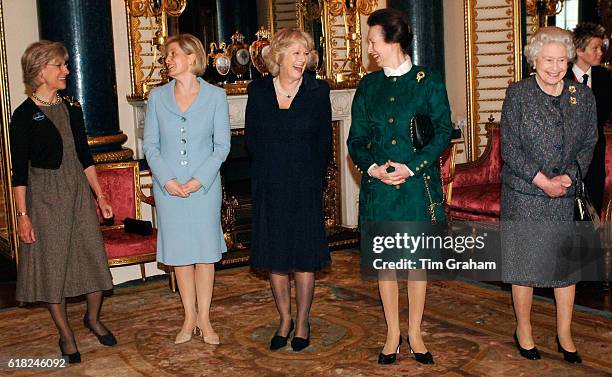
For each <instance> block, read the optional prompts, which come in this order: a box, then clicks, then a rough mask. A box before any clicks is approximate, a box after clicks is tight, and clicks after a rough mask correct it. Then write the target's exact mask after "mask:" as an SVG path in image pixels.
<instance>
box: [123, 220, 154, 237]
mask: <svg viewBox="0 0 612 377" xmlns="http://www.w3.org/2000/svg"><path fill="white" fill-rule="evenodd" d="M123 225H125V232H126V233H133V234H139V235H141V236H150V235H151V234H153V223H151V222H150V221H147V220H138V219H132V218H130V217H126V218H125V220H123Z"/></svg>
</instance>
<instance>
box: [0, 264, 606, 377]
mask: <svg viewBox="0 0 612 377" xmlns="http://www.w3.org/2000/svg"><path fill="white" fill-rule="evenodd" d="M332 259H333V263H332V269H331V272H330V273H328V274H326V275H324V276H322V277H321V279H319V280H318V281H317V289H316V293H315V303H314V306H313V309H312V322H311V323H312V342H311V344H312V345H311V347H309V348H307V349H306V350H304V351H303V352H301V353H295V352H293V351H291V349H290V348H289V347H288V348H287V349H283V350H280V351H277V352H270V351H268V342H269V339H270V338H271V336H272V334H273V332H274V331H275V328H276V325H277V317H276V311H275V309H274V303H273V299H272V296H271V294H270V290H269V286H268V283H267V282H266V281H265V280H261V279H259V278H257V277H256V276H254V275H253V274H251V273H249V270H248V269H247V268H239V269H231V270H224V271H221V272H219V273H218V274H217V281H216V286H215V297H214V302H213V309H212V318H213V326H214V327H215V329H216V330H217V332H218V333H219V335H220V336H221V341H222V345H220V346H210V345H207V344H205V343H204V342H202V341H201V340H197V339H194V340H192V341H191V342H189V343H185V344H182V345H178V346H175V345H174V343H173V340H174V336H175V335H176V332H177V331H178V330H179V328H180V326H181V304H180V298H179V296H178V295H177V294H173V293H172V292H171V291H170V290H169V289H168V288H167V284H166V282H165V281H153V282H148V283H146V284H140V285H137V286H132V287H126V288H118V289H116V290H115V293H114V295H113V296H112V297H109V298H108V299H107V300H106V301H105V306H104V308H103V319H104V321H105V323H106V324H107V325H108V327H110V328H111V329H112V330H113V332H114V333H115V335H116V336H117V338H118V340H119V345H118V346H116V347H114V348H107V347H103V346H101V345H100V344H98V342H97V340H96V339H95V338H94V336H93V335H92V334H90V333H88V332H87V331H86V330H85V329H84V328H83V326H82V323H81V320H80V319H81V318H82V315H83V313H84V309H85V304H84V302H78V303H74V304H72V305H70V306H69V317H70V321H71V323H72V325H73V327H74V329H75V331H76V335H77V337H78V343H79V348H80V351H81V354H82V358H83V363H82V364H80V365H76V366H69V367H67V368H64V369H47V370H40V369H39V370H19V371H15V370H14V369H13V370H12V371H10V372H9V370H8V369H7V367H6V365H7V361H8V358H10V357H21V358H24V357H55V356H57V354H58V351H57V335H56V333H55V331H54V328H53V325H52V322H51V319H50V317H49V315H48V314H47V311H46V309H45V308H43V307H37V308H29V309H11V310H6V311H3V312H0V334H2V337H1V338H0V350H1V351H0V361H1V362H2V365H0V374H2V375H6V374H7V373H8V374H11V373H12V374H11V375H16V376H42V375H45V376H114V377H119V376H241V377H247V376H513V377H514V376H605V375H607V376H612V360H611V359H610V354H611V353H612V352H611V351H612V346H611V344H612V343H611V340H612V323H611V322H612V321H610V318H609V317H608V318H604V317H598V316H595V315H593V314H587V313H580V312H577V313H576V314H575V320H574V325H573V331H574V337H575V341H576V343H577V346H578V349H579V350H580V351H581V354H582V356H583V359H584V364H582V365H580V366H572V365H569V364H566V363H565V362H564V361H563V360H562V357H561V356H560V354H558V353H557V352H556V346H555V341H554V339H555V336H554V334H555V332H554V328H555V325H554V318H555V316H554V306H553V305H552V304H550V303H549V302H546V301H540V300H536V302H535V303H534V308H533V322H534V336H535V337H536V343H537V345H538V347H539V349H540V352H541V353H542V357H543V359H542V360H540V361H535V362H533V361H528V360H525V359H522V358H521V357H519V356H518V352H517V351H516V349H515V348H514V345H513V340H512V332H513V329H514V316H513V314H512V307H511V304H510V297H509V293H508V292H504V291H500V290H495V289H488V288H483V287H479V286H475V285H470V284H467V283H463V282H435V283H431V284H430V286H429V288H428V295H427V306H426V310H425V318H424V323H423V329H424V331H425V336H424V337H425V342H426V344H427V346H428V347H429V350H430V351H431V352H432V353H433V355H434V357H435V360H436V364H435V365H433V366H421V365H418V364H417V363H416V362H415V361H414V359H413V357H412V356H411V355H410V354H409V353H407V352H406V350H405V349H403V350H402V353H401V355H400V357H399V359H398V362H397V363H396V364H395V365H391V366H379V365H378V364H376V359H377V355H378V353H379V352H380V349H381V347H382V345H383V342H384V337H385V331H386V330H385V323H384V319H383V314H382V309H381V306H380V304H379V300H378V293H377V292H378V291H377V286H376V283H375V282H367V281H365V282H364V281H362V280H361V279H360V276H359V271H358V265H359V258H358V255H357V254H355V253H352V252H335V253H333V254H332ZM402 286H403V287H404V288H403V290H402V307H403V308H404V310H403V312H402V313H401V315H402V320H403V322H402V323H403V325H402V331H404V332H406V330H407V329H406V322H407V304H406V298H405V285H404V284H402ZM293 309H294V310H295V308H293ZM606 355H607V356H606Z"/></svg>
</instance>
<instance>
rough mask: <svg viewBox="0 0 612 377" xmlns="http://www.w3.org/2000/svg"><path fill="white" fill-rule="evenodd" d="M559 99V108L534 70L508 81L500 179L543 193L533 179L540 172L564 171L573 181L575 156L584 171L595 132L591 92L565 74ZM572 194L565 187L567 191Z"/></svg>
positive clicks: (520, 188) (532, 192)
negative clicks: (511, 82)
mask: <svg viewBox="0 0 612 377" xmlns="http://www.w3.org/2000/svg"><path fill="white" fill-rule="evenodd" d="M571 92H573V93H571ZM559 100H560V108H561V112H559V109H558V108H557V107H556V106H555V105H554V97H552V96H549V95H548V94H546V93H544V92H543V91H542V90H541V89H540V88H539V86H538V84H537V82H536V80H535V76H531V77H529V78H526V79H524V80H521V81H519V82H517V83H514V84H512V85H510V86H509V87H508V89H507V91H506V100H505V101H504V105H503V109H502V117H501V153H502V159H503V161H504V166H503V168H502V182H503V183H504V185H506V186H508V187H509V188H511V189H513V190H515V191H518V192H521V193H524V194H530V195H538V196H547V195H546V193H544V191H542V190H541V189H540V188H539V187H537V186H536V185H535V184H533V183H532V181H533V178H534V177H535V176H536V174H537V173H538V172H540V171H541V172H542V173H544V174H545V175H546V176H548V177H554V176H557V175H560V174H563V173H566V174H567V175H568V176H569V177H570V178H571V179H572V181H573V180H574V179H575V177H576V170H577V167H576V166H575V162H574V161H576V160H577V161H578V163H579V164H580V168H581V169H582V172H583V174H585V173H586V171H587V168H588V166H589V163H590V162H591V157H592V155H593V148H594V147H595V143H596V142H597V137H598V136H597V112H596V109H595V97H594V96H593V93H592V92H591V90H590V89H589V88H588V87H586V86H584V85H580V84H577V83H575V82H572V81H568V80H565V81H564V87H563V92H562V94H561V96H560V99H559ZM573 195H574V191H573V190H568V193H567V196H573ZM570 220H571V219H570Z"/></svg>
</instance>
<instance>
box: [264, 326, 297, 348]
mask: <svg viewBox="0 0 612 377" xmlns="http://www.w3.org/2000/svg"><path fill="white" fill-rule="evenodd" d="M293 328H294V326H293V319H292V320H291V328H289V332H288V333H287V336H281V335H278V333H276V334H275V335H274V336H273V337H272V340H270V351H276V350H278V349H281V348H283V347H284V346H286V345H287V340H288V339H289V337H290V336H291V332H292V331H293Z"/></svg>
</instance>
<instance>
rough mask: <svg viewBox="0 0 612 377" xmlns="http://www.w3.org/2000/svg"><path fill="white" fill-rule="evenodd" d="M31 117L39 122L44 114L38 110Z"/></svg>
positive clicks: (43, 117)
mask: <svg viewBox="0 0 612 377" xmlns="http://www.w3.org/2000/svg"><path fill="white" fill-rule="evenodd" d="M32 119H34V120H35V121H37V122H40V121H41V120H43V119H45V114H43V113H42V112H41V111H38V112H37V113H35V114H34V116H32Z"/></svg>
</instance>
